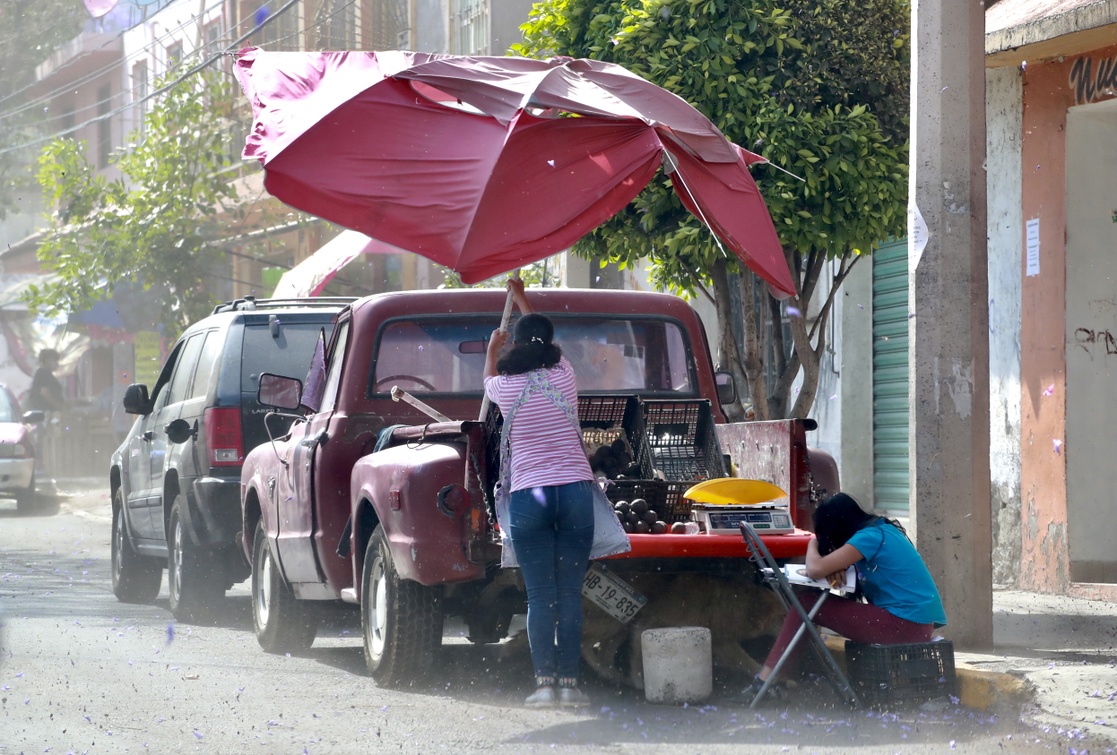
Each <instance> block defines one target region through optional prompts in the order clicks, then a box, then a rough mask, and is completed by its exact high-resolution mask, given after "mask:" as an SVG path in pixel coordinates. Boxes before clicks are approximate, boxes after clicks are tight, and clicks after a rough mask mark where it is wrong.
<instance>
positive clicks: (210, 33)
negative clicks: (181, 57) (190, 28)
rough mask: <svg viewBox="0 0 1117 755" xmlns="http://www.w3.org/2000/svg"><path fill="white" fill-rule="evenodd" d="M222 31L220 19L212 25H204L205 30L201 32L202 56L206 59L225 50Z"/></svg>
mask: <svg viewBox="0 0 1117 755" xmlns="http://www.w3.org/2000/svg"><path fill="white" fill-rule="evenodd" d="M223 35H224V29H223V28H222V25H221V19H218V20H217V21H214V22H212V23H209V24H206V28H205V29H203V30H202V44H203V45H204V47H203V48H202V56H203V57H204V58H208V57H209V56H211V55H216V54H217V53H219V52H221V51H222V50H224V49H225V44H224V40H223Z"/></svg>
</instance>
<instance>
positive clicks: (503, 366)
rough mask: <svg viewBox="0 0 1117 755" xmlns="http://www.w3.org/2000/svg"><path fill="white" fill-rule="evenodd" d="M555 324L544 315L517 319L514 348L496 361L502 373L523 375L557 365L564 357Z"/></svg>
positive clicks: (532, 315)
mask: <svg viewBox="0 0 1117 755" xmlns="http://www.w3.org/2000/svg"><path fill="white" fill-rule="evenodd" d="M554 337H555V327H554V325H552V324H551V321H550V320H549V319H548V318H547V317H545V316H544V315H540V314H536V313H534V312H533V313H531V314H526V315H524V316H523V317H521V318H520V319H519V320H517V321H516V327H515V330H513V332H512V348H511V349H509V350H508V351H507V352H505V353H504V354H502V355H501V356H500V357H499V358H498V359H497V360H496V371H497V372H499V373H500V374H501V375H522V374H523V373H525V372H531V371H532V370H538V369H540V368H546V367H554V366H555V365H556V364H558V362H559V360H560V359H562V349H560V348H559V347H558V346H557V345H555V343H554V341H553V340H552V339H554Z"/></svg>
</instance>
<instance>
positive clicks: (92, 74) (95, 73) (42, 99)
mask: <svg viewBox="0 0 1117 755" xmlns="http://www.w3.org/2000/svg"><path fill="white" fill-rule="evenodd" d="M221 2H224V0H219V2H218V4H220V3H221ZM214 7H216V6H210V7H209V8H205V9H204V10H203V11H202V15H203V17H204V15H205V14H206V13H208V12H209V11H211V10H213V8H214ZM197 20H198V21H199V22H200V21H201V19H200V18H199V19H197ZM194 21H195V19H190V20H187V21H183V22H182V23H181V24H179V25H178V26H176V27H174V28H173V29H172V28H169V29H167V31H166V32H165V33H164V34H163V35H161V36H159V37H157V38H155V39H153V40H152V43H151V47H150V48H149V47H143V48H141V49H140V50H138V51H136V52H135V53H133V54H132V55H131V56H126V57H124V58H122V59H120V60H114V61H112V62H111V63H107V64H105V65H104V66H102V67H101V68H97V69H94V70H92V71H88V72H86V73H85V74H84V75H82V76H80V77H78V78H77V79H75V80H74V81H71V82H68V83H67V84H66V85H65V86H64V87H58V88H57V89H53V90H51V91H49V92H44V93H43V94H41V95H39V96H38V97H36V98H35V99H32V100H30V101H28V102H25V103H24V104H22V105H18V106H17V107H15V108H14V109H12V110H9V111H7V112H0V120H4V119H6V118H10V117H12V116H14V115H18V114H19V113H22V112H25V111H27V110H31V109H34V108H36V107H38V106H39V105H41V104H43V103H46V102H50V101H51V100H53V99H55V98H56V97H58V96H59V95H60V94H62V93H63V92H65V91H68V90H70V89H74V88H77V87H80V86H82V85H83V84H87V83H89V82H90V81H94V80H96V79H98V78H99V77H101V76H103V75H105V74H107V73H110V72H111V71H113V69H116V68H121V67H122V66H124V65H126V64H127V63H129V62H131V61H133V60H135V59H136V58H139V57H147V56H148V55H149V54H152V55H153V54H154V46H155V45H157V44H159V43H160V42H162V41H163V40H165V39H167V38H168V37H171V35H173V34H177V33H178V32H180V31H182V30H183V29H184V28H186V27H187V26H189V25H192V24H193V23H194ZM134 28H135V26H133V27H130V28H128V29H122V30H121V31H120V32H118V33H117V35H116V36H114V37H113V38H112V39H110V40H108V41H106V42H105V43H104V44H102V45H101V46H100V47H98V48H97V49H98V50H103V49H105V48H106V47H108V46H109V45H110V44H112V43H113V42H115V41H116V40H118V39H121V38H123V36H124V35H125V34H127V33H128V32H129V31H131V30H132V29H134ZM37 83H39V82H32V83H30V84H28V85H26V86H24V87H23V88H22V89H19V90H17V91H15V92H13V93H12V94H9V95H7V96H6V97H0V104H3V103H4V102H6V101H8V100H10V99H12V98H13V97H16V96H18V95H19V94H21V93H23V92H26V91H27V90H28V89H31V88H32V87H34V86H35V85H36V84H37ZM99 104H100V102H95V103H94V104H93V105H91V106H89V107H96V106H97V105H99ZM83 109H84V108H83Z"/></svg>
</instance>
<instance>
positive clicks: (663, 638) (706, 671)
mask: <svg viewBox="0 0 1117 755" xmlns="http://www.w3.org/2000/svg"><path fill="white" fill-rule="evenodd" d="M640 639H641V644H642V646H643V660H644V697H645V698H646V699H647V701H648V702H649V703H660V704H666V705H680V704H682V703H700V702H702V701H704V700H706V699H707V698H709V696H710V694H711V693H712V692H713V690H714V670H713V654H712V651H711V640H710V630H709V629H707V628H706V627H666V628H664V629H646V630H644V632H643V634H641V635H640Z"/></svg>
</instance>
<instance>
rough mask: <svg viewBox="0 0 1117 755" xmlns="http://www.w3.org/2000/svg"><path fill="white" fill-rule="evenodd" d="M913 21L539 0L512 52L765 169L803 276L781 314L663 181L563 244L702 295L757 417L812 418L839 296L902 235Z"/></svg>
mask: <svg viewBox="0 0 1117 755" xmlns="http://www.w3.org/2000/svg"><path fill="white" fill-rule="evenodd" d="M909 26H910V22H909V7H908V4H907V3H906V2H905V0H867V2H865V3H853V4H851V3H845V2H837V1H836V0H779V2H777V1H776V0H742V1H737V2H727V1H726V0H544V1H543V2H540V3H537V4H536V5H535V6H534V8H533V11H532V15H531V18H530V20H529V21H528V23H526V24H525V25H524V26H523V27H522V29H523V31H524V42H523V44H521V45H517V46H515V47H514V48H513V50H512V52H513V54H521V55H527V56H532V57H548V56H551V55H569V56H572V57H588V58H595V59H598V60H603V61H608V62H612V63H617V64H620V65H622V66H624V67H626V68H628V69H629V70H631V71H633V72H634V73H636V74H639V75H640V76H643V77H644V78H646V79H648V80H649V81H652V82H654V83H656V84H658V85H660V86H662V87H664V88H665V89H667V90H669V91H672V92H674V93H675V94H677V95H679V96H680V97H682V98H683V99H685V100H686V101H688V102H690V103H691V104H693V105H694V106H695V107H697V108H698V109H699V110H700V111H702V112H703V113H704V114H705V115H706V116H707V117H709V118H710V119H711V120H712V121H713V122H714V123H715V124H716V125H717V126H718V127H719V128H720V129H721V130H722V131H723V132H724V133H725V134H726V136H728V137H729V138H730V139H731V140H732V141H734V142H736V143H738V144H740V145H741V146H742V147H745V148H746V149H749V150H751V151H753V152H756V153H758V154H760V155H762V156H764V157H765V158H767V159H768V160H769V161H770V162H771V165H764V164H758V165H756V166H754V167H753V174H754V178H756V180H757V184H758V185H759V187H760V190H761V192H762V194H763V196H764V198H765V201H766V202H767V204H768V208H769V210H770V212H771V214H772V218H773V220H774V221H775V224H776V230H777V232H778V233H779V235H780V240H781V242H782V244H783V247H784V251H785V255H786V257H787V262H788V266H789V268H790V269H791V271H792V275H793V277H794V278H795V279H796V282H797V288H798V295H797V296H795V297H793V298H791V299H789V300H787V301H786V302H784V303H783V304H782V305H781V303H780V302H778V301H776V300H775V299H773V298H772V297H771V296H770V295H769V294H768V293H767V291H766V290H761V287H760V286H758V285H757V279H756V278H755V276H754V275H753V274H752V273H751V272H750V271H748V270H747V269H744V268H742V267H741V266H739V265H738V263H737V261H736V258H735V257H731V256H727V255H726V253H725V252H723V251H722V249H721V248H720V247H719V245H718V244H717V243H716V240H715V239H714V238H713V236H712V234H711V233H710V232H709V231H708V230H707V229H705V227H703V226H702V225H701V223H700V221H699V220H698V219H697V218H695V217H693V216H692V215H690V213H688V212H687V211H686V209H685V208H684V207H683V206H682V203H681V202H679V200H678V199H677V197H676V196H675V195H674V193H673V191H672V190H671V187H670V184H669V179H668V178H666V177H664V178H663V179H662V180H658V181H653V182H652V183H651V184H649V185H648V187H647V188H646V189H645V190H644V191H643V192H642V193H641V194H640V195H639V196H638V197H637V198H636V199H635V200H634V201H633V202H632V203H631V204H629V206H628V207H627V208H626V209H625V210H624V211H622V212H621V213H619V214H618V215H616V216H615V217H614V218H612V219H611V220H610V221H609V222H607V223H606V224H604V225H603V226H601V227H600V228H598V229H597V230H596V231H594V232H593V233H591V234H589V235H588V236H586V237H585V238H583V239H582V240H581V241H579V242H578V244H577V245H576V247H575V250H576V251H577V252H578V253H580V254H582V255H584V256H588V257H591V258H592V257H598V258H601V259H602V260H606V261H611V262H615V263H618V264H620V265H621V266H625V265H630V264H632V263H633V262H635V261H636V260H638V259H641V258H647V260H648V261H649V263H650V264H649V271H650V275H651V278H652V281H653V282H654V283H655V284H656V285H658V286H659V287H661V288H663V289H664V290H671V291H675V292H679V293H685V294H689V295H693V294H695V293H696V292H697V291H699V290H705V291H707V292H710V291H712V293H713V297H714V300H715V302H716V306H717V311H718V319H719V322H720V324H721V328H720V333H721V334H722V337H721V341H720V344H719V346H720V360H721V365H720V366H721V367H722V368H723V369H728V370H730V371H731V372H733V373H734V375H735V376H736V378H737V383H738V385H747V386H748V388H749V399H751V405H752V411H753V413H754V415H755V417H756V418H758V419H769V418H777V417H786V416H791V417H806V416H807V415H808V413H809V412H810V410H811V407H812V406H813V402H814V397H815V393H816V390H817V387H818V379H819V363H820V359H821V356H822V354H823V353H824V352H825V350H826V347H827V344H826V332H827V331H826V324H827V321H828V319H829V317H830V316H831V313H832V311H833V305H834V301H835V297H836V295H837V291H838V288H839V287H840V286H841V283H842V281H843V280H844V279H845V278H846V277H847V276H848V275H849V272H850V270H851V269H852V267H853V265H854V264H856V263H857V262H858V261H859V260H860V259H862V258H863V257H865V256H867V255H868V254H870V253H871V252H872V250H873V249H874V248H875V247H876V246H877V245H878V244H879V243H880V242H882V241H885V240H887V239H889V238H893V237H898V236H902V235H903V233H904V225H905V209H906V204H907V202H906V198H907V122H908V107H909V95H908V90H909V69H908V65H909V62H908V61H909V45H910V33H909ZM774 166H778V167H779V168H780V169H782V170H778V169H777V168H776V167H774ZM746 246H747V244H746ZM785 329H786V331H787V333H788V334H789V335H790V342H788V339H787V338H786V337H785ZM800 378H801V379H800ZM797 379H800V380H799V382H800V387H799V390H798V393H797V394H795V393H793V386H794V385H795V384H796V381H797ZM729 411H730V414H731V416H732V417H733V418H735V419H739V418H742V417H744V416H745V412H746V407H745V405H744V404H743V403H740V404H738V405H737V406H736V407H730V408H729Z"/></svg>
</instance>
